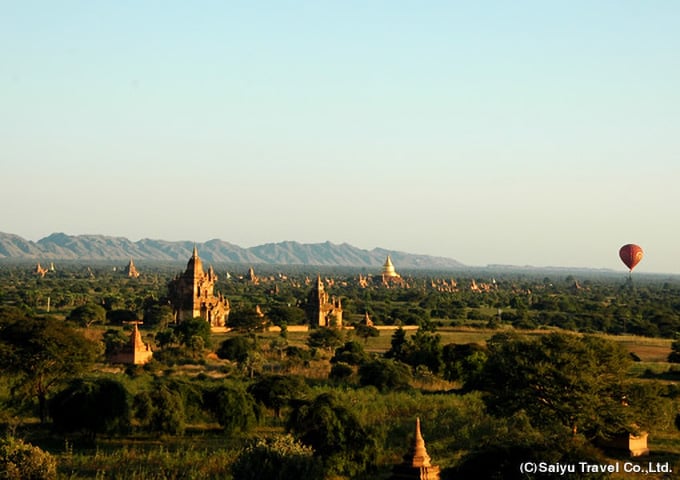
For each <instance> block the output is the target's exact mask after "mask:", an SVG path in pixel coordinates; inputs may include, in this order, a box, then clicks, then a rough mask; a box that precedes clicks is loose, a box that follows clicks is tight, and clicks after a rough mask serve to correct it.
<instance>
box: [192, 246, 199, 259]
mask: <svg viewBox="0 0 680 480" xmlns="http://www.w3.org/2000/svg"><path fill="white" fill-rule="evenodd" d="M192 257H194V258H197V257H198V248H196V243H194V253H193V254H192Z"/></svg>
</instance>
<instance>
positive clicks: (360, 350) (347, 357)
mask: <svg viewBox="0 0 680 480" xmlns="http://www.w3.org/2000/svg"><path fill="white" fill-rule="evenodd" d="M368 359H369V356H368V354H367V353H366V352H365V351H364V347H363V346H362V345H361V344H360V343H359V342H355V341H349V342H345V344H344V345H343V346H342V347H338V349H337V350H335V355H333V358H331V363H336V362H344V363H347V364H349V365H361V364H362V363H364V362H366V361H367V360H368Z"/></svg>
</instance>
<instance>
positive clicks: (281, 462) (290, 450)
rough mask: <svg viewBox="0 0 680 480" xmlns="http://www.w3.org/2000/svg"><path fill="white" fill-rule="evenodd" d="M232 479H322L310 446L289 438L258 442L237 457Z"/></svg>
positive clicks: (283, 436) (317, 460)
mask: <svg viewBox="0 0 680 480" xmlns="http://www.w3.org/2000/svg"><path fill="white" fill-rule="evenodd" d="M231 472H232V475H233V476H234V480H260V479H263V478H266V479H267V480H289V479H294V478H297V479H316V478H323V465H322V464H321V461H320V460H319V458H317V457H315V456H314V450H313V449H312V448H311V447H307V446H305V445H302V444H301V443H300V442H298V441H296V440H295V439H294V438H293V437H292V436H291V435H281V436H277V437H274V438H268V439H262V438H260V439H257V440H255V441H254V442H253V443H251V444H250V445H248V446H247V447H246V448H245V449H244V450H243V451H242V452H241V453H240V454H239V456H238V457H237V458H236V461H235V462H234V464H233V465H232V468H231Z"/></svg>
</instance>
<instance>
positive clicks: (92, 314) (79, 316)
mask: <svg viewBox="0 0 680 480" xmlns="http://www.w3.org/2000/svg"><path fill="white" fill-rule="evenodd" d="M68 319H69V320H71V321H72V322H75V323H76V324H78V325H80V326H81V327H86V328H89V327H90V326H91V325H92V324H94V323H104V322H105V321H106V309H105V308H104V307H102V306H101V305H97V304H96V303H86V304H85V305H81V306H79V307H76V308H74V309H73V310H72V311H71V313H70V314H69V316H68Z"/></svg>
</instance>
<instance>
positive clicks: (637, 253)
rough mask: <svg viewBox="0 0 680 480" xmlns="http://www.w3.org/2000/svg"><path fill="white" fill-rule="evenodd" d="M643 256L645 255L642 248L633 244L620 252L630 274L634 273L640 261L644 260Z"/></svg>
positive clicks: (625, 246)
mask: <svg viewBox="0 0 680 480" xmlns="http://www.w3.org/2000/svg"><path fill="white" fill-rule="evenodd" d="M643 256H644V253H643V252H642V248H640V246H639V245H635V244H633V243H629V244H627V245H624V246H623V247H621V249H620V250H619V257H621V261H622V262H623V263H625V264H626V267H628V271H629V272H632V271H633V269H634V268H635V265H637V264H638V263H640V260H642V257H643Z"/></svg>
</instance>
